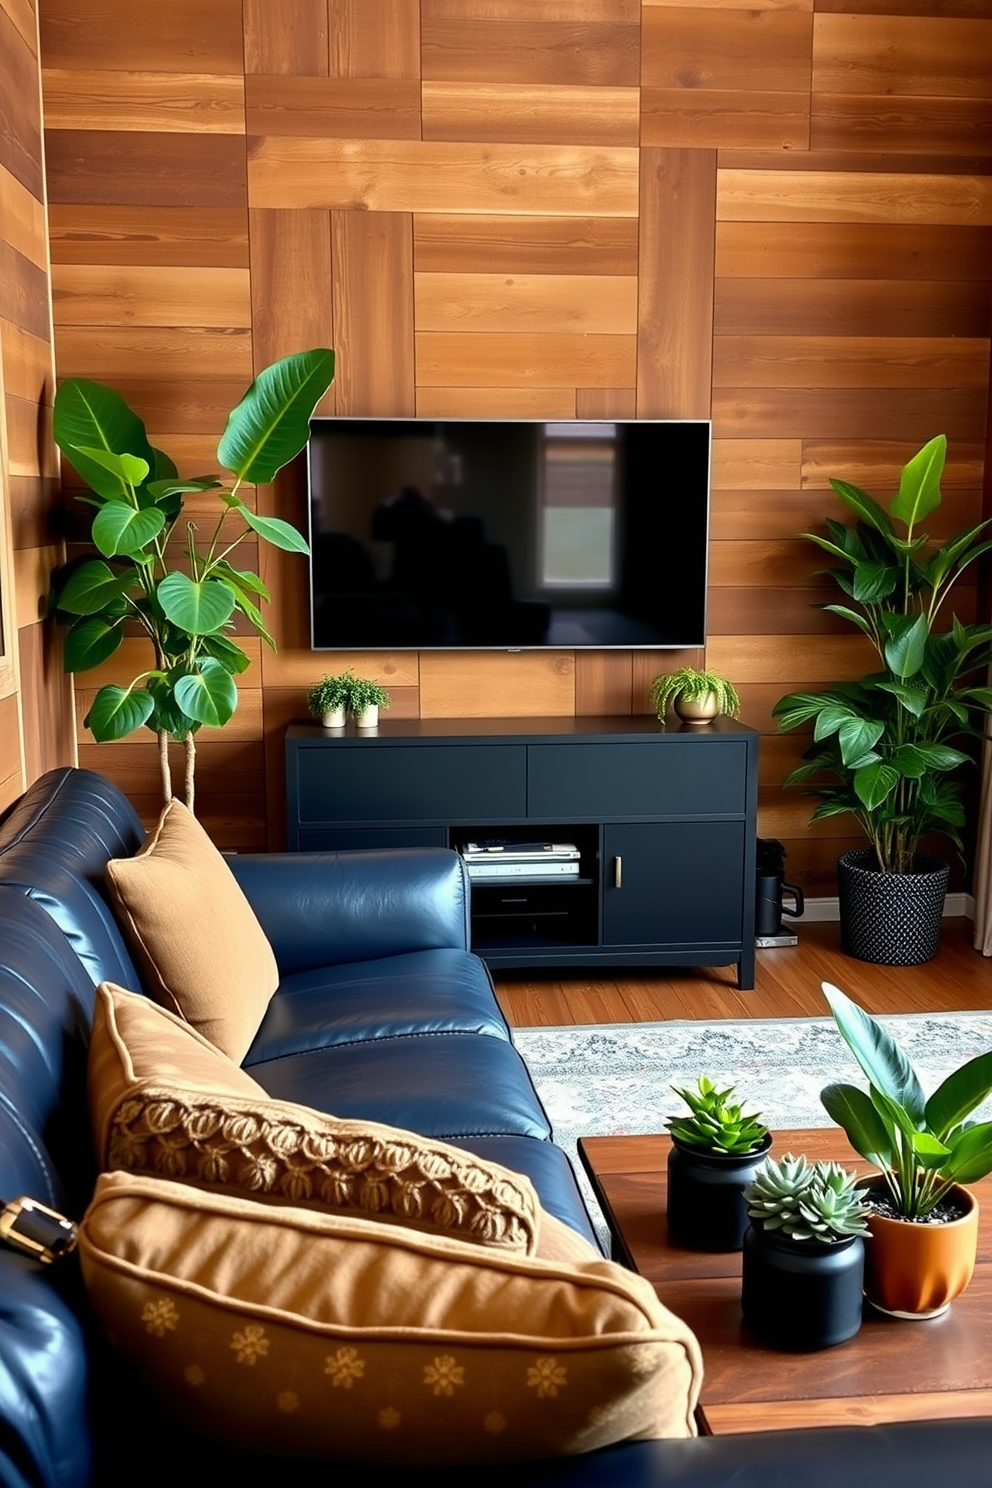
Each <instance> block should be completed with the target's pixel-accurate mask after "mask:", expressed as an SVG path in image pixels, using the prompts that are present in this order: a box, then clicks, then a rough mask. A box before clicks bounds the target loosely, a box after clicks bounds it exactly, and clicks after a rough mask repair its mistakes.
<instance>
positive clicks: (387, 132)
mask: <svg viewBox="0 0 992 1488" xmlns="http://www.w3.org/2000/svg"><path fill="white" fill-rule="evenodd" d="M245 104H246V111H247V113H246V117H247V128H248V133H249V134H254V135H266V134H289V135H311V136H313V137H314V138H318V139H319V138H336V139H420V134H421V125H420V84H419V83H418V82H417V81H416V79H414V78H409V79H408V78H337V77H335V78H326V77H247V78H246V79H245ZM464 137H465V136H463V138H464ZM487 137H488V136H487Z"/></svg>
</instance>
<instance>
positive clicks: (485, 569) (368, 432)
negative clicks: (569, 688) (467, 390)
mask: <svg viewBox="0 0 992 1488" xmlns="http://www.w3.org/2000/svg"><path fill="white" fill-rule="evenodd" d="M710 435H711V426H710V423H709V422H708V421H707V420H703V419H698V420H681V419H679V420H665V419H630V420H611V421H606V420H596V421H584V422H580V421H575V422H567V423H566V422H561V423H555V422H539V421H537V420H522V419H499V418H493V419H426V418H421V419H352V418H316V419H314V420H312V422H311V426H310V438H309V441H308V478H309V500H310V545H311V559H310V573H311V620H312V643H313V647H314V649H315V650H330V651H345V650H363V651H364V650H372V649H388V650H400V649H407V650H411V649H415V650H437V649H447V648H452V649H458V650H466V649H468V650H471V649H476V648H477V649H487V650H501V651H517V650H529V649H535V648H541V647H553V648H556V649H569V650H570V649H583V648H608V647H625V648H626V647H658V648H664V647H691V646H701V645H702V644H703V643H704V641H705V639H706V558H707V537H708V528H709V489H710Z"/></svg>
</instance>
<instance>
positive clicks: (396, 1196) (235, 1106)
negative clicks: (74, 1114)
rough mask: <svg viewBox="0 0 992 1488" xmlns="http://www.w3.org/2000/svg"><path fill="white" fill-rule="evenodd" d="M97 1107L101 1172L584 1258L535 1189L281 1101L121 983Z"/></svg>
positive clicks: (403, 1136)
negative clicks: (173, 1182) (156, 1178)
mask: <svg viewBox="0 0 992 1488" xmlns="http://www.w3.org/2000/svg"><path fill="white" fill-rule="evenodd" d="M89 1099H90V1115H91V1120H92V1125H93V1136H94V1144H95V1148H96V1152H97V1155H98V1159H99V1162H100V1166H101V1167H103V1168H105V1169H110V1170H114V1169H127V1170H129V1171H130V1172H134V1173H150V1174H155V1175H158V1176H160V1177H165V1178H174V1179H179V1180H181V1181H183V1182H187V1183H193V1184H196V1185H198V1186H200V1187H205V1188H206V1187H209V1188H214V1189H218V1190H222V1191H224V1192H227V1193H240V1194H245V1195H250V1196H251V1197H253V1198H259V1199H263V1200H266V1201H268V1202H275V1203H283V1204H287V1203H288V1204H301V1205H304V1206H306V1207H311V1206H312V1207H314V1208H320V1209H325V1210H335V1211H339V1212H341V1213H349V1214H352V1215H354V1216H357V1217H362V1216H364V1217H366V1218H374V1219H377V1220H380V1221H383V1222H386V1223H394V1224H402V1225H407V1226H410V1227H411V1228H414V1229H418V1230H425V1231H428V1232H437V1233H442V1234H448V1235H454V1236H457V1237H458V1238H460V1239H463V1240H467V1241H472V1242H474V1243H475V1244H479V1245H489V1246H494V1247H497V1248H499V1249H505V1250H508V1251H515V1252H519V1253H520V1254H524V1255H532V1254H534V1253H535V1252H537V1253H547V1254H549V1255H552V1256H564V1257H569V1258H573V1257H582V1256H591V1255H594V1254H595V1251H594V1249H593V1247H592V1246H591V1245H590V1244H589V1243H588V1241H586V1240H584V1239H583V1238H582V1236H580V1235H577V1234H576V1233H575V1232H574V1231H572V1230H571V1229H569V1227H568V1226H567V1225H563V1224H561V1223H560V1221H557V1220H555V1219H553V1218H552V1217H551V1216H549V1215H548V1216H546V1215H543V1214H542V1213H541V1210H540V1205H539V1203H538V1199H537V1194H536V1193H535V1191H534V1188H533V1185H532V1184H531V1182H530V1180H529V1179H527V1178H525V1177H523V1176H522V1175H521V1174H518V1173H514V1172H511V1171H510V1169H508V1168H504V1167H501V1166H500V1165H499V1164H497V1163H492V1162H487V1161H486V1160H484V1159H483V1158H480V1157H475V1156H474V1155H473V1154H472V1153H470V1152H466V1151H464V1150H463V1149H462V1148H459V1147H454V1146H452V1145H450V1144H449V1143H447V1142H441V1141H438V1140H435V1139H434V1138H430V1137H421V1136H418V1135H416V1133H414V1132H408V1131H402V1130H400V1129H399V1128H396V1127H391V1126H385V1125H382V1124H380V1123H377V1122H370V1121H345V1120H338V1119H337V1118H335V1117H333V1116H328V1115H325V1114H323V1113H322V1112H320V1111H315V1110H312V1109H310V1108H309V1107H307V1106H299V1105H295V1104H293V1103H291V1102H289V1101H280V1100H274V1099H273V1098H272V1097H271V1096H268V1095H267V1094H266V1093H265V1091H264V1090H263V1088H262V1087H261V1085H259V1084H258V1083H257V1082H256V1081H255V1080H253V1079H252V1078H251V1076H250V1075H249V1074H248V1073H247V1072H246V1071H245V1070H243V1069H241V1068H240V1066H239V1065H237V1064H235V1063H234V1061H233V1060H230V1059H228V1058H227V1057H226V1056H225V1055H224V1054H221V1053H220V1051H219V1050H218V1049H216V1048H214V1047H213V1045H212V1044H210V1043H209V1041H208V1040H207V1039H205V1038H203V1037H202V1036H201V1035H200V1034H198V1033H197V1032H196V1030H195V1029H193V1028H190V1027H189V1025H188V1024H185V1023H184V1022H183V1021H182V1019H180V1018H177V1017H176V1016H175V1015H174V1014H172V1013H169V1012H168V1011H167V1010H166V1009H165V1008H161V1007H158V1006H157V1005H156V1004H155V1003H153V1002H150V1001H149V1000H148V998H146V997H142V996H140V995H138V994H136V993H133V992H126V991H124V990H123V989H122V988H120V987H115V986H114V985H113V984H112V983H110V982H104V983H102V984H101V986H100V987H99V988H98V989H97V1000H96V1007H95V1010H94V1016H93V1031H92V1035H91V1038H90V1055H89Z"/></svg>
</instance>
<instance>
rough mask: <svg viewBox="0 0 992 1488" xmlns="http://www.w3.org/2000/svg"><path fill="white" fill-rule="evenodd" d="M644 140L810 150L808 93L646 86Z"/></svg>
mask: <svg viewBox="0 0 992 1488" xmlns="http://www.w3.org/2000/svg"><path fill="white" fill-rule="evenodd" d="M641 143H642V144H645V145H675V146H683V145H684V146H689V147H692V148H696V149H719V148H720V147H721V146H722V145H731V144H733V145H744V144H750V145H753V146H754V147H755V148H756V149H781V150H806V149H808V147H809V143H810V106H809V94H808V93H801V92H791V93H787V92H775V93H754V92H750V91H748V90H746V89H743V88H742V89H738V90H736V91H734V90H732V89H728V88H689V89H679V88H653V87H645V88H642V90H641Z"/></svg>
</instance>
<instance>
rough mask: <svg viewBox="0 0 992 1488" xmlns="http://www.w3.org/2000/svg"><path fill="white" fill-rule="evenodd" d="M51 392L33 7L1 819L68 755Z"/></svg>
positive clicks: (18, 150) (7, 344)
mask: <svg viewBox="0 0 992 1488" xmlns="http://www.w3.org/2000/svg"><path fill="white" fill-rule="evenodd" d="M54 393H55V368H54V360H53V351H52V315H51V291H50V283H49V266H48V233H47V230H46V218H45V173H44V161H43V149H42V125H41V70H40V65H39V57H38V27H37V16H36V12H35V6H34V4H33V0H0V402H2V408H0V445H2V447H3V452H2V470H3V480H4V489H3V492H2V493H0V542H3V543H4V544H7V545H9V549H10V550H12V562H8V563H7V564H6V565H5V567H4V574H5V576H6V578H7V589H8V592H7V594H6V596H5V600H6V603H5V606H4V616H5V620H6V623H7V628H8V629H9V631H10V634H9V636H5V637H4V641H3V644H2V646H0V650H2V651H3V653H4V661H3V662H0V809H2V807H3V806H5V805H7V804H8V803H9V802H10V801H11V800H13V799H14V798H15V797H16V796H17V795H18V794H19V793H20V791H21V790H22V789H23V787H24V785H25V784H26V783H27V782H29V781H31V780H33V779H34V778H35V776H37V775H39V774H41V772H42V771H43V770H46V769H48V768H49V767H50V766H52V765H55V764H60V763H65V762H67V761H70V760H71V759H72V758H73V754H74V749H75V740H74V728H73V716H72V696H71V687H70V685H69V680H68V678H67V677H65V675H64V674H63V672H62V664H61V647H60V642H59V637H58V636H56V635H54V634H53V633H52V631H51V628H50V627H49V626H47V625H44V624H42V621H41V616H42V614H43V612H44V596H45V594H46V593H47V591H48V581H49V575H50V573H51V570H52V568H53V567H54V565H55V564H56V563H58V562H60V561H61V559H62V556H63V547H62V540H61V537H60V535H59V530H58V518H59V504H60V503H59V482H58V467H57V461H56V452H55V446H54V444H53V443H52V438H51V404H52V399H53V397H54ZM5 556H6V557H7V558H8V559H10V558H11V552H8V553H7V554H6V555H5ZM15 663H16V664H15Z"/></svg>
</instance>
